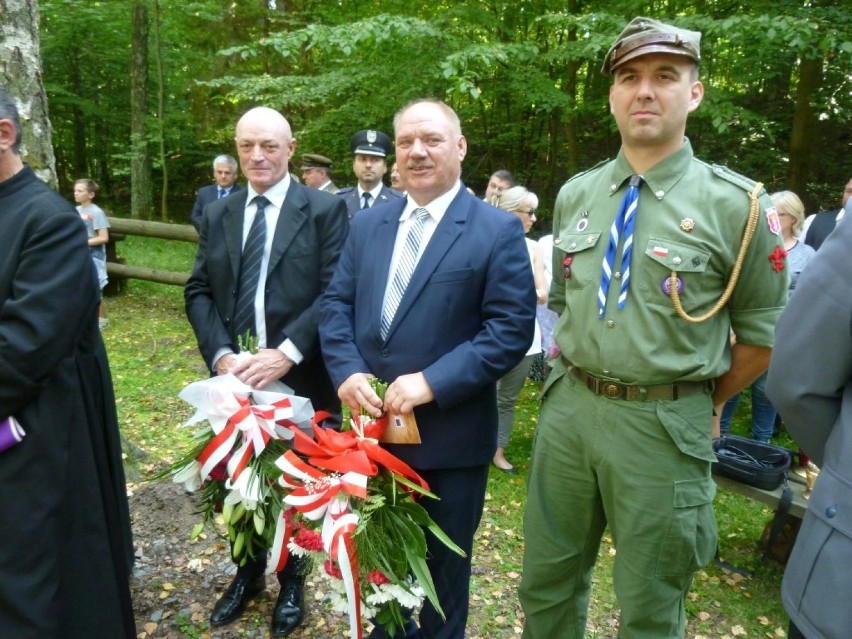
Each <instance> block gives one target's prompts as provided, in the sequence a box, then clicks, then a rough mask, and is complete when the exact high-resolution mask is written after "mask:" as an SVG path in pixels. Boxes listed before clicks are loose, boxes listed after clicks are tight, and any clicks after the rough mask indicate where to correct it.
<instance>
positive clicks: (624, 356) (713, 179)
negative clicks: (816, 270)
mask: <svg viewBox="0 0 852 639" xmlns="http://www.w3.org/2000/svg"><path fill="white" fill-rule="evenodd" d="M632 173H633V171H632V169H631V168H630V165H629V164H628V163H627V160H626V159H625V157H624V154H623V151H622V152H619V155H618V157H617V158H616V159H615V160H614V161H610V162H607V163H606V164H603V165H601V166H598V167H595V168H594V169H592V170H590V171H588V172H586V173H582V174H579V175H577V176H575V177H574V178H572V179H571V180H569V181H568V183H566V184H565V186H563V187H562V189H561V191H560V192H559V196H558V198H557V200H556V207H555V212H554V220H553V235H554V241H553V249H554V251H553V284H552V288H551V293H550V300H549V306H550V308H552V309H553V310H554V311H556V312H557V313H559V314H560V318H559V321H558V322H557V324H556V327H555V329H554V332H553V335H554V340H555V341H556V343H557V345H558V346H559V348H560V350H561V351H562V354H563V356H564V357H565V358H566V359H568V360H569V361H570V362H571V363H572V364H573V365H575V366H577V367H579V368H581V369H583V370H586V371H588V372H590V373H594V374H598V375H604V376H606V377H612V378H615V379H619V380H622V381H625V382H632V383H639V384H661V383H667V382H673V381H699V380H706V379H715V378H716V377H718V376H720V375H721V374H723V373H725V372H726V371H727V370H728V369H729V368H730V346H729V332H730V331H731V330H733V331H734V333H735V334H736V336H737V339H738V341H739V342H741V343H743V344H750V345H753V346H764V347H771V346H772V342H773V335H774V329H775V322H776V320H777V319H778V316H779V314H780V313H781V309H782V308H783V306H784V304H785V303H786V298H787V268H786V264H785V262H784V260H783V259H782V258H781V257H779V254H778V253H777V252H776V249H777V250H778V251H779V252H780V251H781V250H782V249H783V246H782V245H781V235H780V223H779V222H778V217H777V213H776V212H775V210H774V208H772V201H771V199H770V198H769V197H768V196H767V195H766V193H765V192H762V193H761V197H760V204H761V207H760V219H759V221H758V224H757V229H756V231H755V234H754V237H753V238H752V241H751V245H750V246H749V250H748V253H747V255H746V258H745V261H744V263H743V268H742V272H741V273H740V277H739V280H738V282H737V286H736V288H735V289H734V292H733V295H732V296H731V298H730V300H729V301H728V303H727V304H726V306H725V307H724V308H722V310H721V311H720V312H719V313H718V314H716V315H715V316H713V317H712V318H711V319H709V320H707V321H705V322H702V323H700V324H693V323H690V322H687V321H685V320H683V319H681V318H680V317H678V315H677V313H676V312H675V310H674V307H673V306H672V301H671V297H670V296H669V295H668V294H667V293H666V292H664V290H663V288H664V281H665V280H666V279H667V278H668V277H669V275H670V273H671V271H672V270H674V271H677V273H678V277H679V278H680V280H681V281H682V283H683V290H682V292H681V303H682V305H683V308H684V310H685V311H686V312H687V313H688V314H689V315H691V316H693V317H695V316H699V315H702V314H704V313H705V312H707V311H708V310H709V309H710V308H712V307H713V305H714V304H715V303H716V302H717V301H718V300H719V298H720V296H721V295H722V292H723V291H724V289H725V287H726V285H727V284H728V281H729V279H730V276H731V271H732V269H733V266H734V263H735V262H736V258H737V253H738V251H739V249H740V244H741V242H742V238H743V232H744V230H745V227H746V222H747V220H748V213H749V198H748V193H749V192H751V190H752V189H753V188H754V182H752V181H750V180H747V179H746V178H743V177H742V176H739V175H737V174H735V173H732V172H731V171H728V170H727V169H725V168H724V167H719V166H710V165H708V164H705V163H704V162H701V161H700V160H697V159H696V158H694V157H693V154H692V146H691V145H690V143H689V141H688V140H685V141H684V144H683V146H682V147H681V148H680V149H679V150H678V151H677V152H676V153H674V154H672V155H671V156H669V157H668V158H666V159H665V160H663V161H662V162H660V163H659V164H657V165H656V166H654V167H653V168H652V169H651V170H650V171H648V172H647V173H645V174H644V175H643V176H642V177H643V178H644V183H643V184H642V186H641V188H640V191H639V203H638V209H637V212H636V219H635V226H634V234H633V255H632V259H631V264H630V284H629V290H628V293H627V302H626V304H625V306H624V308H623V309H620V310H619V309H618V307H617V298H618V294H619V289H620V286H621V283H620V281H619V279H618V277H617V276H615V275H614V277H613V279H612V283H611V285H610V288H609V296H608V301H607V306H606V312H605V314H604V316H603V317H602V318H599V317H598V303H597V293H598V287H599V285H600V282H601V268H602V263H603V260H604V256H605V255H606V248H607V243H608V242H609V231H610V227H611V226H612V222H613V219H614V218H615V215H616V213H617V212H618V208H619V205H620V203H621V200H622V198H623V196H624V193H625V191H626V189H627V182H628V179H629V178H630V176H631V174H632ZM620 253H621V246H619V247H618V252H617V254H616V264H618V260H619V258H620ZM566 256H570V258H571V260H570V267H568V268H567V269H565V268H563V261H564V260H565V258H566ZM772 256H775V259H773V257H772ZM616 270H618V269H617V268H614V269H613V271H614V272H615V271H616ZM566 275H567V277H566Z"/></svg>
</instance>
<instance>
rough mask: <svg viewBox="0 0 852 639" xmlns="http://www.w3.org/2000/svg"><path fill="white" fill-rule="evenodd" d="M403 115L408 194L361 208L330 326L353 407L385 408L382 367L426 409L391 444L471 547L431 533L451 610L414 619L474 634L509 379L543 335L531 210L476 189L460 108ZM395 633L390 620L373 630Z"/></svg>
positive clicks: (400, 148)
mask: <svg viewBox="0 0 852 639" xmlns="http://www.w3.org/2000/svg"><path fill="white" fill-rule="evenodd" d="M394 128H395V130H396V148H397V154H398V155H397V160H398V164H399V171H400V174H401V176H402V180H403V183H404V184H405V187H406V189H407V190H408V197H407V199H398V200H395V201H394V202H392V203H391V204H389V205H387V206H382V207H378V208H376V209H374V210H371V211H362V212H361V213H359V214H358V216H356V218H355V220H354V221H353V226H352V230H351V234H350V237H349V239H348V241H347V244H346V247H345V249H344V251H343V254H342V255H341V259H340V262H339V264H338V269H337V271H336V272H335V275H334V278H333V279H332V283H331V285H330V286H329V288H328V290H327V292H326V295H325V296H324V297H323V308H322V316H321V320H320V339H321V342H322V350H323V356H324V357H325V360H326V364H327V366H328V369H329V373H330V374H331V376H332V381H333V382H334V385H335V386H336V387H337V392H338V395H339V397H340V398H341V399H342V400H343V402H344V403H345V404H346V405H347V406H349V407H350V408H351V409H352V410H354V411H358V410H359V409H360V408H361V407H364V408H366V409H367V410H368V411H369V412H370V413H371V414H373V415H375V416H378V415H379V414H380V413H381V410H382V408H383V405H382V402H381V400H380V399H379V398H378V396H377V395H376V394H375V392H373V390H372V389H371V387H370V385H369V383H368V379H369V377H370V376H371V375H374V376H376V377H377V378H379V379H382V380H384V381H387V382H390V385H389V386H388V389H387V392H386V394H385V401H384V409H385V410H391V411H393V412H394V413H397V414H405V413H411V412H412V411H413V412H414V415H415V417H416V420H417V424H418V428H419V430H420V437H421V440H422V443H420V444H404V445H388V446H387V448H388V450H389V451H390V452H392V453H393V454H394V455H397V456H398V457H400V458H401V459H402V460H403V461H405V462H407V463H408V464H409V465H411V466H412V467H413V468H414V469H415V470H416V471H417V472H418V473H420V475H421V476H422V477H423V478H424V479H425V480H426V481H427V482H428V483H429V485H430V487H431V489H432V490H433V492H435V494H437V495H438V497H439V498H440V500H432V499H424V500H422V502H421V503H422V505H423V506H424V507H425V508H426V510H427V511H428V512H429V514H430V515H431V517H432V518H433V519H434V520H435V521H436V522H437V524H438V525H439V526H441V528H442V529H443V530H444V531H445V532H446V533H447V534H448V535H449V536H450V538H452V539H453V541H455V542H456V543H457V544H458V545H459V546H461V548H463V549H464V551H465V552H466V553H467V555H466V557H459V556H458V555H456V554H455V553H453V552H451V551H449V550H448V549H447V548H445V547H444V546H443V545H442V544H441V543H440V542H438V541H437V540H436V538H435V537H434V536H432V535H429V536H428V543H429V554H428V560H427V561H428V566H429V569H430V570H431V572H432V577H433V579H434V581H435V587H436V590H437V594H438V599H439V601H440V605H441V607H442V608H443V611H444V613H445V614H446V617H447V620H446V622H444V621H443V620H442V619H441V617H440V616H439V614H438V613H437V611H436V610H435V608H434V607H433V606H432V605H431V604H430V603H429V602H428V601H426V602H424V604H423V608H422V611H421V614H420V629H419V630H418V628H417V624H415V622H414V621H413V619H408V620H407V623H406V627H405V637H408V638H413V637H422V638H424V639H431V638H434V637H442V638H444V639H462V637H463V636H464V630H465V625H466V621H467V615H468V589H469V582H470V565H471V564H470V562H471V559H470V556H471V552H472V550H473V536H474V533H475V531H476V528H477V526H478V525H479V520H480V517H481V515H482V507H483V503H484V499H485V487H486V483H487V480H488V468H489V465H490V462H491V458H492V457H493V455H494V451H495V449H496V445H497V412H496V396H495V383H496V381H497V380H498V379H499V378H500V377H502V376H503V375H504V374H505V373H506V372H507V371H509V370H510V369H511V368H512V367H513V366H514V365H515V364H517V363H518V362H519V361H520V360H521V358H522V357H523V356H524V354H525V353H526V351H527V349H528V348H529V345H530V343H531V342H532V337H533V329H534V321H535V293H534V289H535V286H534V285H533V281H532V269H530V264H529V255H528V254H527V251H526V245H525V243H524V235H523V228H522V227H521V224H520V221H519V220H518V218H517V217H515V216H513V215H506V213H505V212H503V211H498V210H497V209H495V208H493V207H490V206H488V205H486V204H484V203H483V202H482V201H481V200H479V199H477V198H476V197H474V196H471V195H470V194H469V193H468V192H467V190H466V189H465V188H464V186H463V184H462V182H461V180H460V175H461V162H462V160H463V159H464V156H465V153H466V152H467V142H466V140H465V138H464V136H463V135H462V133H461V125H460V124H459V120H458V116H456V114H455V113H454V112H453V110H452V109H450V108H449V107H448V106H447V105H445V104H444V103H442V102H438V101H433V100H420V101H416V102H413V103H411V104H409V105H408V106H406V107H403V109H402V110H400V111H399V112H398V113H397V115H396V118H395V120H394ZM415 237H419V238H420V240H419V241H415V240H414V238H415ZM415 245H416V248H415ZM406 265H407V266H406ZM408 275H410V278H409V277H408ZM406 280H407V282H406ZM384 636H385V633H384V631H383V630H382V629H381V628H376V629H375V630H374V631H373V633H372V634H371V637H373V638H376V637H384Z"/></svg>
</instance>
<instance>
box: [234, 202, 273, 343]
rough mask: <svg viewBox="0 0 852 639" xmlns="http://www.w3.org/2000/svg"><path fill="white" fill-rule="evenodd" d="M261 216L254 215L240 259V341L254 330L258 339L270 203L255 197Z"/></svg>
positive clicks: (236, 334) (236, 328)
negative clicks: (257, 300)
mask: <svg viewBox="0 0 852 639" xmlns="http://www.w3.org/2000/svg"><path fill="white" fill-rule="evenodd" d="M254 203H255V205H256V206H257V213H255V215H254V222H252V225H251V229H249V233H248V237H247V238H246V243H245V246H244V247H243V254H242V257H241V258H240V281H239V284H238V287H237V302H236V304H235V305H234V337H235V338H237V339H239V338H240V337H243V336H245V335H246V333H247V332H248V331H251V335H252V337H257V326H256V325H255V314H254V297H255V293H256V292H257V284H258V280H259V279H260V265H261V262H262V261H263V249H264V247H265V246H266V214H265V213H264V209H265V208H266V206H267V204H269V200H267V199H266V198H265V197H263V196H262V195H258V196H257V197H256V198H254Z"/></svg>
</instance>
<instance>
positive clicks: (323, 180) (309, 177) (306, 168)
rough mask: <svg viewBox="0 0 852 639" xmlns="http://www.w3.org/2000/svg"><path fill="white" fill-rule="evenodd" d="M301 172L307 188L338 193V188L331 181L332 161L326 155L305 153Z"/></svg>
mask: <svg viewBox="0 0 852 639" xmlns="http://www.w3.org/2000/svg"><path fill="white" fill-rule="evenodd" d="M301 170H302V182H303V183H304V184H305V186H309V187H311V188H312V189H319V190H320V191H325V192H326V193H337V186H336V185H335V184H334V182H332V181H331V160H329V159H328V158H327V157H325V156H324V155H318V154H316V153H305V154H304V155H303V156H302V166H301Z"/></svg>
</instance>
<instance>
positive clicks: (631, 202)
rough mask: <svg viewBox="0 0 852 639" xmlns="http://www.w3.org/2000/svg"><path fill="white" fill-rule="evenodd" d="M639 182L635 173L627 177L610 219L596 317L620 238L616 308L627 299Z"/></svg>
mask: <svg viewBox="0 0 852 639" xmlns="http://www.w3.org/2000/svg"><path fill="white" fill-rule="evenodd" d="M641 185H642V178H641V176H638V175H632V176H630V183H629V185H628V187H627V192H626V193H625V194H624V199H622V200H621V206H620V207H619V208H618V214H617V215H616V216H615V220H613V222H612V228H611V229H610V230H609V244H608V245H607V248H606V255H605V256H604V261H603V269H602V271H603V272H602V274H601V285H600V288H599V289H598V317H603V316H604V313H605V312H606V298H607V294H608V293H609V283H610V280H611V279H612V277H613V268H615V266H616V265H615V254H616V252H617V250H618V243H619V239H621V240H622V241H623V247H622V249H621V262H620V264H618V265H617V270H616V271H615V273H616V279H618V277H619V271H621V273H620V277H621V291H620V292H619V295H618V308H619V309H622V308H624V304H625V303H626V302H627V287H628V286H629V284H630V256H631V254H632V253H633V223H634V221H635V220H636V207H637V205H638V203H639V187H640V186H641Z"/></svg>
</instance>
